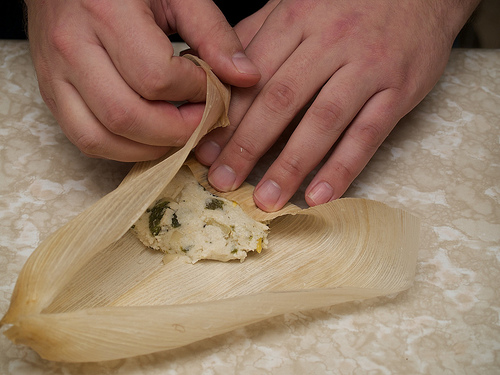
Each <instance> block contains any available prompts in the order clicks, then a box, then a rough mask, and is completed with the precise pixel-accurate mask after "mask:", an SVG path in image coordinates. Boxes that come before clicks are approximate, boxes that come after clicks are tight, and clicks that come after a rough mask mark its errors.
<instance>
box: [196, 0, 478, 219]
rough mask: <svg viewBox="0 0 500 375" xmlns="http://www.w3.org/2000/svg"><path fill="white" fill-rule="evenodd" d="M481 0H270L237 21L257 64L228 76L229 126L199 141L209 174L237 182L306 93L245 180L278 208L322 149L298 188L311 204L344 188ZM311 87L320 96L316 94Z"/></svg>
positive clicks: (262, 200) (439, 65) (411, 103)
mask: <svg viewBox="0 0 500 375" xmlns="http://www.w3.org/2000/svg"><path fill="white" fill-rule="evenodd" d="M478 3H479V1H477V0H472V1H470V0H469V1H466V0H461V1H459V0H435V1H428V0H425V1H424V0H418V1H398V2H395V1H393V0H380V1H376V2H374V1H371V0H337V1H331V0H281V1H280V0H271V1H270V2H269V3H268V4H267V5H266V6H265V7H264V8H262V9H261V10H260V11H259V12H257V13H255V14H254V15H252V16H250V17H248V18H246V19H245V20H243V21H242V22H241V23H239V24H238V25H236V27H235V31H236V33H237V34H238V36H239V38H240V40H241V41H242V43H243V46H244V47H245V51H246V54H247V56H248V57H250V59H251V60H252V61H253V62H254V63H255V64H256V65H257V68H258V69H259V71H260V72H261V74H262V76H261V79H260V81H259V82H258V83H257V84H256V85H255V86H253V87H251V88H243V89H239V88H236V89H234V90H233V96H232V101H231V106H230V112H229V118H230V122H231V125H230V126H229V127H228V128H224V129H216V130H215V131H214V132H212V133H210V134H208V135H207V136H206V137H205V138H204V139H203V140H202V142H200V144H199V146H198V147H197V149H196V155H197V158H198V159H199V160H200V161H201V162H202V163H204V164H206V165H209V166H211V167H210V170H209V181H210V183H211V184H212V185H213V186H214V187H215V188H216V189H218V190H220V191H229V190H234V189H236V188H238V187H239V186H240V184H241V183H242V182H243V181H244V180H245V178H246V177H247V176H248V174H249V173H250V171H251V170H252V168H253V167H254V166H255V164H256V163H257V161H258V160H259V158H260V157H261V156H262V155H263V154H264V153H265V152H266V151H267V150H268V149H269V148H270V147H271V146H272V145H273V144H274V143H275V142H276V140H277V139H278V137H279V136H280V134H281V133H282V132H283V131H284V129H285V128H286V127H287V126H288V124H290V122H291V121H292V119H293V118H294V117H295V116H296V115H297V113H298V112H299V111H300V110H301V109H302V108H303V107H304V106H305V105H306V104H307V103H309V102H310V101H311V99H312V98H313V97H314V100H313V101H312V104H311V105H310V107H309V108H308V109H307V111H306V113H305V115H304V117H303V118H302V120H301V121H300V123H299V125H298V126H297V128H296V129H295V130H294V131H293V133H292V135H291V137H290V139H289V140H288V142H287V144H286V145H285V147H284V149H283V150H282V152H281V153H280V155H279V156H278V158H277V159H276V160H275V162H274V163H273V164H272V165H271V166H270V168H269V169H268V170H267V172H266V173H265V175H264V176H263V177H262V179H261V181H260V182H259V183H258V184H257V186H256V189H255V192H254V200H255V203H256V204H257V206H259V207H260V208H261V209H263V210H265V211H275V210H277V209H280V208H281V207H282V206H283V205H284V204H285V203H286V202H287V201H288V200H289V199H290V198H291V196H292V195H293V194H294V193H295V191H296V190H297V189H298V187H299V186H300V184H301V183H302V181H303V180H304V178H305V177H306V176H307V175H308V174H309V173H310V172H311V171H312V170H313V169H314V168H315V167H316V166H317V165H318V164H319V163H320V162H321V160H322V159H323V158H324V157H325V156H326V155H327V154H328V153H329V152H331V154H330V155H329V156H328V158H327V160H326V162H325V163H324V165H323V166H322V167H321V168H320V169H319V171H318V172H317V173H316V175H315V176H314V178H313V179H312V181H311V183H310V184H309V186H308V187H307V189H306V192H305V194H306V197H305V198H306V202H307V203H308V204H309V205H311V206H314V205H317V204H321V203H325V202H328V201H331V200H333V199H337V198H339V197H341V196H342V195H343V193H344V192H345V191H346V189H347V188H348V187H349V185H350V184H351V183H352V181H353V180H354V178H355V177H356V176H357V175H358V174H359V173H360V172H361V170H362V169H363V168H364V167H365V166H366V164H367V163H368V161H369V160H370V158H371V157H372V156H373V154H374V153H375V152H376V150H377V149H378V147H379V146H380V144H381V143H382V142H383V140H384V139H385V138H386V137H387V135H388V134H389V133H390V132H391V130H392V129H393V128H394V127H395V125H396V124H397V122H398V121H399V120H400V119H401V118H402V117H403V116H404V115H406V114H407V113H408V112H409V111H410V110H411V109H413V108H414V107H415V106H416V105H417V104H418V103H419V102H420V101H421V100H422V99H423V98H424V97H425V95H427V93H428V92H429V91H430V90H431V89H432V87H433V86H434V85H435V84H436V82H437V80H438V79H439V77H440V76H441V74H442V72H443V70H444V68H445V66H446V63H447V60H448V58H449V54H450V50H451V46H452V44H453V41H454V39H455V38H456V36H457V34H458V32H459V31H460V29H461V28H462V26H463V25H464V24H465V22H466V20H467V19H468V18H469V16H470V15H471V13H472V12H473V10H474V9H475V7H476V6H477V4H478ZM315 95H317V96H315Z"/></svg>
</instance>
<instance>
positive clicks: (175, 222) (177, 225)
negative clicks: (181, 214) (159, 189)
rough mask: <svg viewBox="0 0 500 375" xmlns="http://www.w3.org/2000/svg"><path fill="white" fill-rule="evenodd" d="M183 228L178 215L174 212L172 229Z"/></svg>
mask: <svg viewBox="0 0 500 375" xmlns="http://www.w3.org/2000/svg"><path fill="white" fill-rule="evenodd" d="M180 226H181V223H179V219H177V215H176V213H175V212H174V214H173V215H172V228H179V227H180Z"/></svg>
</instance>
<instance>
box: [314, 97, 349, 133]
mask: <svg viewBox="0 0 500 375" xmlns="http://www.w3.org/2000/svg"><path fill="white" fill-rule="evenodd" d="M309 113H310V116H311V117H312V121H313V123H314V125H315V127H316V131H318V132H319V133H320V135H325V136H328V137H331V136H332V135H334V133H340V131H341V128H342V125H343V121H344V117H345V115H344V113H345V111H344V110H343V108H342V106H341V105H340V104H337V103H336V102H333V101H327V102H322V103H318V104H316V103H315V104H314V105H312V106H311V108H309Z"/></svg>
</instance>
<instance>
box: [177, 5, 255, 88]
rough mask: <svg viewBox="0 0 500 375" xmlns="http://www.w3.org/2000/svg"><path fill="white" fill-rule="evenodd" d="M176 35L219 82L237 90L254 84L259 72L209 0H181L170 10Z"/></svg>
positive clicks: (220, 13) (231, 29) (219, 12)
mask: <svg viewBox="0 0 500 375" xmlns="http://www.w3.org/2000/svg"><path fill="white" fill-rule="evenodd" d="M172 12H173V14H174V17H175V19H176V26H177V30H178V32H179V35H181V36H182V37H183V39H184V40H185V41H186V42H187V43H188V44H189V45H190V47H191V48H193V49H194V50H195V51H197V54H198V55H199V56H200V57H201V58H202V59H203V60H205V61H206V62H207V63H208V64H209V65H210V66H211V68H212V69H213V71H214V72H215V74H217V75H218V76H219V78H221V80H222V81H224V82H227V83H229V84H231V85H235V86H239V87H248V86H252V85H254V84H256V83H257V82H258V81H259V78H260V72H259V70H258V68H257V67H256V66H255V64H254V63H253V62H252V61H251V60H250V59H249V58H248V57H247V56H246V54H245V53H244V50H243V46H242V45H241V42H240V40H239V39H238V36H237V35H236V33H235V31H234V30H233V28H232V27H231V25H229V23H228V22H227V20H226V18H225V17H224V15H223V14H222V12H221V11H220V9H219V8H217V6H216V5H215V4H214V3H213V1H211V0H183V1H182V6H176V7H173V6H172Z"/></svg>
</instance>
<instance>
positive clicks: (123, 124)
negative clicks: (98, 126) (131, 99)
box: [103, 104, 137, 135]
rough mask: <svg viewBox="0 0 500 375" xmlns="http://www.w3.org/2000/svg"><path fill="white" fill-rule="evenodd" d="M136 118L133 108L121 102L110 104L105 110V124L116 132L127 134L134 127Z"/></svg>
mask: <svg viewBox="0 0 500 375" xmlns="http://www.w3.org/2000/svg"><path fill="white" fill-rule="evenodd" d="M136 119H137V116H136V115H135V112H134V111H133V109H132V108H127V107H125V106H123V105H121V104H116V105H110V106H108V107H107V108H106V110H105V112H104V117H103V125H104V126H105V127H106V128H107V129H108V130H109V131H111V132H112V133H114V134H119V135H125V134H127V133H129V132H130V131H131V129H132V128H133V127H134V125H135V123H136Z"/></svg>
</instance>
